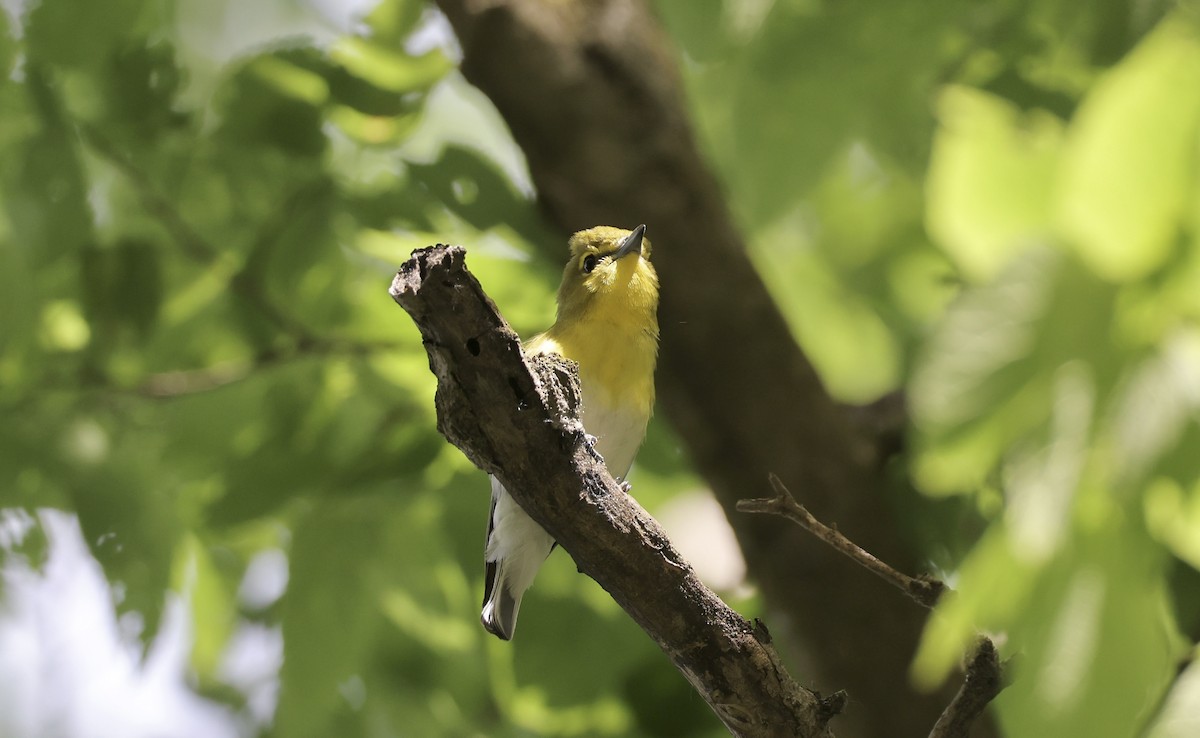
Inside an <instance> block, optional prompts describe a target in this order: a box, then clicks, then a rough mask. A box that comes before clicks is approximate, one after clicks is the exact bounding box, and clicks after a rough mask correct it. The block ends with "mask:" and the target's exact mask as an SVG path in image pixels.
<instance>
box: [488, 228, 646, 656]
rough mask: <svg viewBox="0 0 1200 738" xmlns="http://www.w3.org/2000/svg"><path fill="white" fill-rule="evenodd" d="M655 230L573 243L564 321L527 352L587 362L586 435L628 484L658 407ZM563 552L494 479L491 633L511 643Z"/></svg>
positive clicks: (561, 294) (583, 378) (582, 371)
mask: <svg viewBox="0 0 1200 738" xmlns="http://www.w3.org/2000/svg"><path fill="white" fill-rule="evenodd" d="M645 233H646V226H644V225H640V226H638V227H637V228H635V229H633V230H632V231H627V230H624V229H621V228H613V227H611V226H596V227H595V228H589V229H587V230H585V231H580V232H578V233H576V234H575V235H574V236H571V239H570V241H569V242H568V245H569V246H570V249H571V258H570V260H569V261H568V262H567V266H566V269H564V270H563V279H562V285H561V286H560V287H559V288H558V317H557V318H556V319H555V321H554V325H553V326H551V327H550V329H549V330H548V331H546V332H545V333H541V334H539V335H537V336H534V337H533V338H531V339H530V340H529V341H527V342H526V344H525V353H526V354H529V355H534V354H544V353H556V354H560V355H562V356H564V357H565V358H568V359H571V360H572V361H575V362H577V363H578V364H579V382H580V386H581V389H582V392H583V397H582V405H583V408H582V416H581V419H582V421H583V427H584V430H585V431H586V432H587V433H588V434H589V435H590V436H592V437H594V438H595V449H596V451H597V452H599V454H600V455H601V456H602V457H603V458H604V460H605V464H606V465H607V466H608V471H609V473H610V474H612V475H613V476H614V477H616V478H618V479H622V480H623V479H624V477H625V475H626V474H628V473H629V467H631V466H632V465H633V457H634V456H636V455H637V450H638V447H639V446H641V445H642V439H644V438H645V437H646V424H647V423H648V422H649V421H650V414H651V411H652V410H653V408H654V363H655V361H656V359H657V357H658V275H657V274H656V273H655V271H654V266H653V265H651V264H650V240H649V239H647V238H646V237H645ZM553 548H554V539H553V538H551V537H550V534H549V533H547V532H546V531H545V530H543V529H542V527H541V526H540V525H538V524H537V523H535V522H534V521H533V519H532V518H530V517H529V516H528V515H526V514H525V511H524V510H522V509H521V508H520V507H519V506H518V505H517V503H516V502H514V501H513V498H512V497H511V496H509V494H508V492H506V491H505V489H504V486H503V485H501V484H500V482H499V481H497V480H496V478H495V477H492V508H491V512H490V513H489V515H488V531H487V548H486V549H485V551H484V560H485V563H486V573H485V579H486V584H485V589H484V593H483V612H482V614H481V615H480V620H482V621H483V627H485V628H487V630H488V632H490V633H492V634H493V635H495V636H497V637H499V638H501V639H503V640H506V641H507V640H509V639H511V638H512V637H513V632H514V631H515V630H516V627H517V611H518V610H519V609H520V607H521V596H522V595H523V594H525V590H527V589H529V585H531V584H532V583H533V579H534V577H535V576H537V572H538V569H539V568H541V566H542V562H543V561H545V560H546V557H547V556H549V555H550V551H551V550H552V549H553Z"/></svg>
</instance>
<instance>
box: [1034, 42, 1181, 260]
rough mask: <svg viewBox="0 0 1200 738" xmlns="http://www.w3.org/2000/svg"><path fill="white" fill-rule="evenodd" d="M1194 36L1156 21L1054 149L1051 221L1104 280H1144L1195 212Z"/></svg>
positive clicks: (1085, 102)
mask: <svg viewBox="0 0 1200 738" xmlns="http://www.w3.org/2000/svg"><path fill="white" fill-rule="evenodd" d="M1198 135H1200V29H1197V27H1196V26H1195V24H1194V22H1190V21H1189V20H1186V19H1182V18H1181V19H1178V20H1173V21H1169V22H1166V23H1164V24H1162V25H1161V26H1160V27H1159V28H1158V29H1157V30H1156V31H1155V32H1154V33H1153V34H1151V35H1150V36H1148V37H1147V38H1146V39H1145V40H1144V41H1143V42H1142V43H1141V44H1140V45H1139V46H1138V48H1137V49H1135V50H1134V52H1133V53H1131V54H1130V55H1129V56H1128V57H1127V58H1126V59H1125V60H1124V61H1122V62H1121V64H1119V65H1118V66H1117V67H1115V68H1114V69H1113V70H1112V71H1111V72H1109V73H1108V74H1107V75H1106V76H1105V77H1104V78H1103V79H1102V80H1101V81H1100V83H1099V84H1097V85H1096V87H1095V89H1094V90H1093V91H1092V92H1091V93H1090V94H1089V95H1088V97H1087V99H1086V100H1085V101H1084V103H1083V105H1082V107H1081V108H1080V110H1079V113H1078V115H1077V117H1076V120H1075V121H1074V122H1073V123H1072V126H1071V132H1070V135H1069V137H1068V142H1067V147H1066V150H1065V152H1064V157H1065V159H1064V165H1063V166H1064V168H1063V175H1062V181H1061V183H1060V185H1059V187H1060V193H1061V194H1060V197H1059V200H1058V203H1057V210H1058V222H1059V224H1060V227H1061V228H1062V231H1063V233H1064V234H1065V235H1066V236H1067V237H1068V239H1069V240H1070V241H1071V243H1072V245H1074V246H1075V247H1076V249H1078V252H1079V255H1080V256H1081V257H1082V258H1083V260H1084V261H1085V262H1087V264H1088V265H1089V266H1090V267H1091V268H1092V269H1094V270H1096V272H1097V273H1098V274H1100V275H1102V276H1104V277H1105V278H1107V279H1111V280H1114V281H1128V280H1132V279H1137V278H1140V277H1144V276H1145V275H1147V274H1149V273H1151V272H1153V271H1154V270H1156V269H1158V268H1160V267H1161V266H1162V265H1163V263H1164V262H1165V261H1166V259H1167V258H1168V257H1169V256H1170V254H1171V251H1172V249H1173V248H1174V247H1175V244H1176V242H1177V237H1178V235H1179V233H1180V231H1181V229H1182V228H1183V227H1184V224H1185V222H1186V219H1185V215H1187V210H1186V209H1187V208H1190V207H1194V205H1195V197H1196V195H1195V165H1196V139H1197V136H1198Z"/></svg>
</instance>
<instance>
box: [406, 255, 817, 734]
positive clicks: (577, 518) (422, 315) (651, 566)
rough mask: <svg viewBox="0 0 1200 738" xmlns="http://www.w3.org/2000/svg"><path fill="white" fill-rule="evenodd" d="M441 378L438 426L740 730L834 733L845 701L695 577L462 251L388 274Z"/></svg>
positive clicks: (555, 373)
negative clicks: (795, 675) (810, 682)
mask: <svg viewBox="0 0 1200 738" xmlns="http://www.w3.org/2000/svg"><path fill="white" fill-rule="evenodd" d="M391 294H392V296H393V298H394V299H395V300H396V302H397V303H399V304H400V305H401V306H402V307H403V308H404V309H405V310H406V311H408V313H409V314H410V315H411V316H412V318H413V320H414V322H415V323H416V324H417V327H418V328H419V330H420V331H421V336H422V339H423V343H424V345H425V348H426V350H427V351H428V353H429V365H430V369H431V370H432V371H433V373H434V374H435V375H436V376H437V378H438V389H437V397H436V404H437V412H438V429H439V430H440V431H441V432H442V433H443V434H444V435H445V436H446V438H447V439H449V440H450V441H451V442H452V443H454V445H455V446H458V447H459V448H460V449H462V450H463V452H464V453H466V455H467V456H468V457H469V458H470V459H471V461H472V462H474V463H475V464H476V465H477V466H479V467H480V468H481V469H484V470H485V471H487V472H488V473H490V474H494V475H496V476H497V477H498V478H499V479H500V481H501V482H503V483H504V486H505V488H506V489H508V490H509V493H510V494H512V495H513V497H514V498H515V499H516V501H517V502H518V503H519V504H520V505H521V507H522V508H523V509H524V510H525V511H526V512H528V513H529V514H530V516H532V517H533V518H534V519H535V520H536V521H538V523H540V524H541V525H542V526H543V527H544V528H545V529H546V530H547V531H549V532H550V533H551V534H552V535H553V536H554V537H555V539H556V540H557V541H558V543H559V544H560V545H561V546H562V547H563V548H564V549H565V550H566V551H567V552H568V553H569V554H570V555H571V556H572V558H574V560H575V563H576V564H577V565H578V566H579V569H580V571H581V572H583V573H585V574H587V575H589V576H591V577H592V578H593V579H595V580H596V581H597V582H598V583H599V584H600V585H601V586H602V587H604V589H605V590H607V591H608V592H609V593H610V594H611V595H612V597H613V599H614V600H616V602H617V603H618V604H620V605H621V607H623V608H624V609H625V610H626V612H628V613H629V615H630V616H631V617H633V619H634V620H635V621H636V622H637V623H638V624H639V625H640V626H641V627H642V628H643V629H644V630H645V631H646V633H647V634H648V635H650V637H651V638H652V639H654V641H655V642H656V643H658V645H659V646H660V647H661V648H662V650H663V651H664V652H665V653H666V654H667V656H668V657H670V659H671V660H672V662H673V663H674V664H675V666H676V667H677V668H678V669H679V670H680V671H681V672H682V673H683V674H684V676H685V677H686V678H687V679H688V681H690V682H691V684H692V685H693V686H694V687H695V688H696V690H697V691H698V692H699V693H700V694H701V695H702V696H703V697H704V699H705V700H706V701H707V702H708V704H709V705H710V706H711V707H712V709H713V711H714V712H715V713H716V714H717V716H718V717H719V718H720V719H721V721H722V722H723V723H724V724H725V726H726V727H727V728H729V730H730V732H731V733H733V734H734V735H737V736H772V737H773V736H781V737H782V736H814V737H815V736H832V734H831V733H830V732H829V730H828V728H827V727H826V723H827V722H828V720H829V718H830V717H832V714H833V713H834V712H835V711H836V709H835V708H836V707H837V705H839V704H840V702H837V701H835V700H830V701H822V700H821V699H820V696H819V695H818V694H816V693H814V692H811V691H809V690H807V689H804V688H802V687H800V686H798V685H797V684H796V683H795V682H794V681H793V680H792V678H791V677H790V676H789V675H788V673H787V671H786V669H785V668H784V667H783V665H782V663H781V661H780V658H779V656H778V654H776V652H775V649H774V648H773V647H772V646H771V644H770V637H769V636H768V635H767V632H766V629H765V628H764V627H763V626H762V625H761V624H760V623H754V624H751V623H749V622H747V621H746V620H745V619H744V618H742V617H741V616H740V615H738V614H737V613H736V612H734V611H733V610H731V609H730V608H729V607H727V606H726V605H725V604H724V603H723V602H722V601H721V600H720V598H718V597H717V596H716V595H715V594H713V593H712V591H710V590H709V589H708V588H707V587H705V586H704V585H703V584H702V583H701V582H700V580H699V579H697V578H696V575H695V573H694V572H693V570H692V568H691V566H689V565H688V564H687V562H686V561H684V560H683V559H682V558H681V557H680V555H679V552H678V551H676V550H675V548H674V547H673V546H672V545H671V542H670V540H668V538H667V536H666V534H665V533H664V531H663V530H662V528H661V527H660V526H659V525H658V523H657V522H655V520H654V519H653V518H651V517H650V515H649V514H647V513H646V511H645V510H643V509H642V508H641V506H640V505H638V504H637V502H636V501H634V500H633V498H631V497H630V496H629V495H628V494H626V493H625V492H624V491H623V490H622V489H621V487H620V486H619V485H618V484H617V483H616V482H615V481H614V480H613V478H612V477H611V476H610V475H609V473H608V471H607V469H606V468H605V466H604V464H603V461H602V460H601V459H599V457H598V456H596V454H595V452H594V451H593V450H592V449H591V447H590V446H589V445H588V444H587V443H586V441H585V436H584V432H583V427H582V424H581V423H580V422H579V420H578V413H577V406H578V399H579V384H578V378H577V375H576V371H575V368H574V366H573V365H571V364H569V363H568V362H566V361H565V360H563V359H561V358H560V357H546V356H540V357H533V358H531V359H528V360H526V359H525V357H524V355H523V353H522V351H521V345H520V341H519V339H518V338H517V336H516V334H515V333H514V332H513V331H512V330H511V329H510V328H509V327H508V325H507V323H505V322H504V319H503V318H502V317H501V316H500V314H499V312H498V311H497V310H496V306H495V305H494V304H493V303H492V301H491V300H490V299H488V297H487V296H486V295H485V294H484V293H483V290H482V289H481V287H480V285H479V283H478V282H477V281H476V280H475V278H474V277H473V276H471V274H470V273H469V272H468V271H467V270H466V268H465V266H464V251H463V249H462V248H460V247H448V246H436V247H431V248H428V249H421V250H418V251H417V252H415V253H414V255H413V258H412V259H410V260H409V261H408V262H407V263H406V264H405V265H404V267H403V268H402V269H401V270H400V272H399V273H398V274H397V275H396V278H395V280H394V281H393V283H392V288H391Z"/></svg>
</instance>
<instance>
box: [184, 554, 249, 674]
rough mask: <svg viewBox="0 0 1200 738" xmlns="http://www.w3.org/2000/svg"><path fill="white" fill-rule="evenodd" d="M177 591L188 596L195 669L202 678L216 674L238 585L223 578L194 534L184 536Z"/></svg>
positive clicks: (230, 627) (230, 630) (230, 628)
mask: <svg viewBox="0 0 1200 738" xmlns="http://www.w3.org/2000/svg"><path fill="white" fill-rule="evenodd" d="M172 578H173V579H174V581H175V584H174V589H175V590H176V591H178V592H181V593H185V594H186V597H187V600H188V603H189V604H190V605H191V613H192V621H191V622H192V634H193V635H192V666H193V668H195V669H196V670H197V671H198V672H199V673H200V675H201V678H203V679H206V680H212V679H214V677H215V676H216V674H217V669H218V667H219V666H220V663H221V658H222V657H223V656H224V653H225V647H226V645H227V644H228V642H229V637H230V635H232V633H233V626H234V622H235V616H236V613H237V610H236V602H235V594H236V587H237V583H236V582H230V581H229V580H228V579H227V578H226V577H225V576H223V575H222V573H221V571H220V569H219V568H218V567H217V565H216V562H215V561H214V560H213V556H212V554H211V552H210V551H209V550H208V548H207V547H206V546H205V545H204V543H203V542H201V540H200V539H199V538H198V537H196V535H195V534H193V533H189V534H186V535H184V536H183V538H182V540H181V541H180V543H179V548H178V550H177V552H176V555H175V572H174V574H173V577H172Z"/></svg>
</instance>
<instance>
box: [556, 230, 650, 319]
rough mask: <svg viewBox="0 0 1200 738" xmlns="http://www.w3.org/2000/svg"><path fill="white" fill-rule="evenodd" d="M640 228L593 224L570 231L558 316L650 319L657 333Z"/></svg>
mask: <svg viewBox="0 0 1200 738" xmlns="http://www.w3.org/2000/svg"><path fill="white" fill-rule="evenodd" d="M645 233H646V226H644V225H640V226H638V227H637V228H635V229H633V230H632V231H627V230H625V229H623V228H613V227H612V226H596V227H595V228H589V229H587V230H586V231H579V232H578V233H576V234H575V235H574V236H571V240H570V241H569V242H568V245H569V246H570V248H571V258H570V260H569V261H568V262H567V267H566V269H565V270H563V280H562V286H561V287H559V290H558V316H559V320H564V319H565V320H590V319H601V320H604V321H607V322H613V323H626V322H628V323H629V324H630V325H639V324H640V325H649V324H650V323H653V324H654V326H655V332H656V333H657V322H656V321H655V318H654V316H655V312H656V310H657V309H658V274H656V273H655V271H654V266H653V265H652V264H651V263H650V239H648V238H646V237H645Z"/></svg>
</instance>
